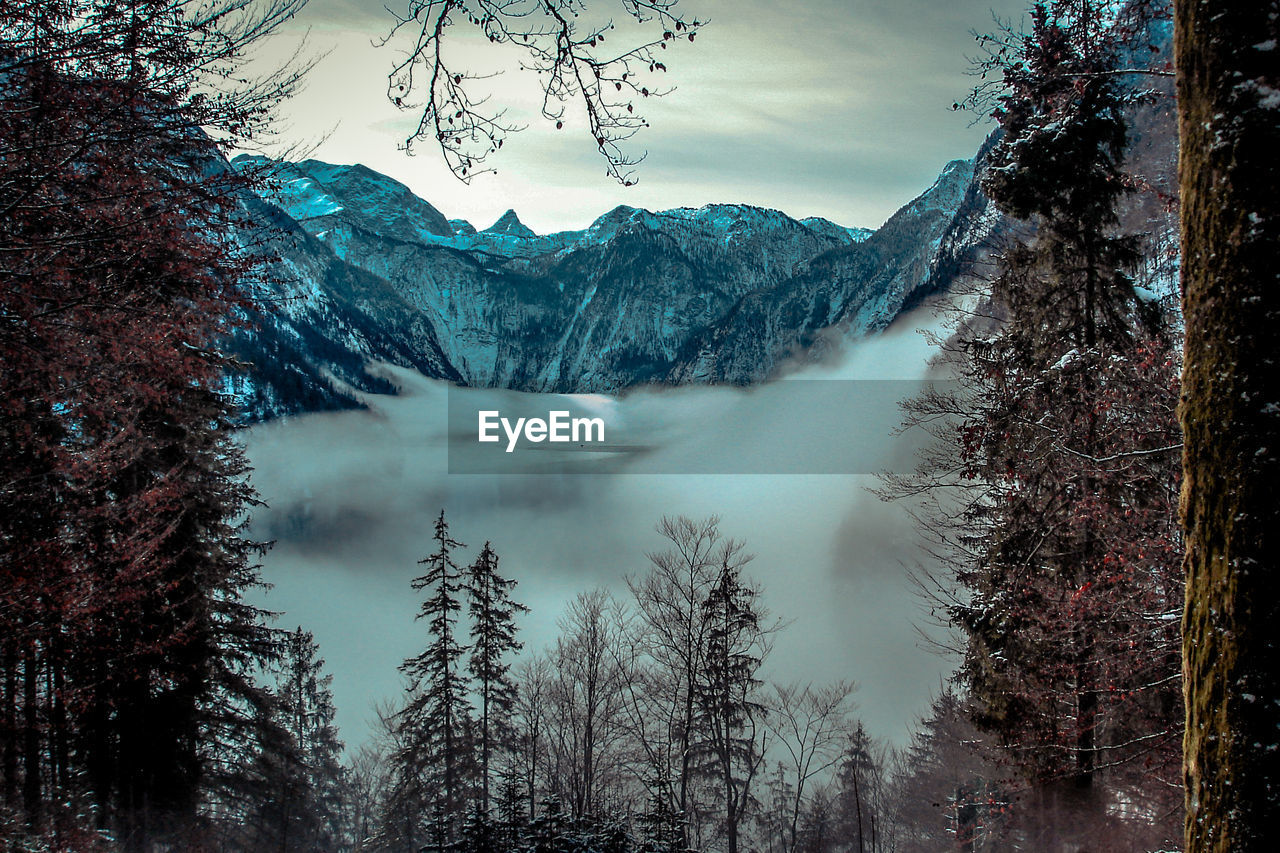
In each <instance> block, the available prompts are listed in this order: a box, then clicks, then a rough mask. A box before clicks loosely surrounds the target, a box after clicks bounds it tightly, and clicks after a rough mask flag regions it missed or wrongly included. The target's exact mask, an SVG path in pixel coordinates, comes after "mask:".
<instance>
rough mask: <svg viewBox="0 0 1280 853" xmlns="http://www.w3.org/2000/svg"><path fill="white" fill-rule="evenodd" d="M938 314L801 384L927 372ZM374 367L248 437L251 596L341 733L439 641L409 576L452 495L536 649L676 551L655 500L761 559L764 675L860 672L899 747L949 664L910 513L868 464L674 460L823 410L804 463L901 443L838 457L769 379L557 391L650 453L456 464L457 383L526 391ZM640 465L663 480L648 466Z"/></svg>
mask: <svg viewBox="0 0 1280 853" xmlns="http://www.w3.org/2000/svg"><path fill="white" fill-rule="evenodd" d="M936 322H937V321H936V320H935V319H934V318H933V317H932V316H931V315H929V314H928V313H926V312H925V309H922V310H921V311H917V312H916V313H915V314H912V315H909V316H907V317H904V318H902V319H901V320H900V321H899V322H898V323H897V324H895V325H894V327H893V328H891V329H890V330H889V331H888V332H886V333H884V334H883V335H880V336H878V337H875V338H872V339H870V340H867V341H863V342H860V343H858V344H856V345H853V346H851V347H849V348H848V349H847V350H846V351H845V352H844V353H843V354H841V355H840V356H839V357H838V358H836V359H834V360H833V363H830V364H826V365H821V366H817V367H806V368H803V369H801V370H799V371H797V372H796V373H795V374H793V375H792V376H791V377H789V378H792V379H797V380H799V379H826V380H864V379H878V380H882V379H899V380H916V379H920V378H922V377H923V376H924V375H925V372H926V363H927V361H928V358H929V356H930V355H931V354H932V349H931V348H930V347H929V345H928V344H927V343H926V342H925V340H924V339H923V338H922V336H921V335H920V334H919V333H918V332H917V331H916V329H917V328H918V327H921V326H926V325H928V326H933V325H935V324H936ZM379 369H382V370H385V371H386V372H387V375H389V376H391V377H393V379H394V380H395V381H396V382H397V384H398V385H399V386H400V387H401V389H402V393H401V394H400V395H399V396H396V397H384V396H376V397H369V398H366V400H367V402H368V404H369V406H370V408H369V410H367V411H351V412H339V413H323V414H311V415H305V416H301V417H295V418H290V419H286V420H283V421H278V422H273V423H270V424H266V425H263V426H259V427H256V428H254V429H253V430H251V431H249V433H248V435H247V438H246V444H247V447H248V452H249V457H250V460H251V462H252V464H253V467H254V469H255V471H254V474H253V477H252V482H253V484H254V485H255V486H256V487H257V489H258V491H259V492H260V493H261V496H262V498H263V499H264V500H265V501H266V502H267V504H268V508H263V509H259V510H257V512H256V513H255V517H254V522H253V527H252V531H251V533H252V535H254V536H256V537H258V538H260V539H272V540H275V547H274V548H273V549H272V550H271V551H270V552H269V553H268V554H267V555H266V557H265V559H264V561H263V577H264V579H265V580H266V581H267V582H268V583H270V584H272V585H273V588H272V589H271V590H270V591H269V592H268V593H266V594H264V595H262V596H260V597H259V602H260V603H262V604H264V605H265V606H266V607H268V608H269V609H271V610H273V611H277V612H280V613H281V614H282V615H281V617H280V620H279V622H278V623H277V624H278V625H279V626H280V627H284V628H292V627H294V626H297V625H301V626H302V627H304V628H306V629H307V630H310V631H312V632H313V633H314V634H315V636H316V639H317V640H318V641H319V643H320V649H321V654H322V655H323V657H324V658H325V660H326V662H327V665H328V671H329V672H331V673H332V674H333V693H334V699H335V702H336V704H337V706H338V722H339V725H340V727H341V733H342V736H343V738H344V740H345V741H346V742H347V744H348V747H354V746H357V745H358V744H359V743H360V742H362V741H363V740H364V738H365V737H366V736H367V735H368V732H369V727H370V722H371V720H372V718H373V706H374V703H375V702H378V701H380V700H386V699H396V698H398V697H399V696H400V694H401V690H402V681H401V677H400V674H399V672H398V670H397V667H398V666H399V664H400V663H401V661H403V659H404V658H405V657H407V656H410V655H412V654H416V653H417V652H419V651H421V649H422V648H423V647H424V645H425V644H426V642H427V635H426V626H425V625H424V624H421V623H417V622H415V620H414V615H415V613H416V612H417V609H418V605H419V600H420V598H419V595H418V594H417V593H414V592H413V591H412V590H411V589H410V586H409V581H410V579H411V578H413V577H415V576H417V575H418V574H419V573H420V572H419V570H420V567H419V566H418V565H417V561H418V560H419V559H421V558H422V557H423V556H424V555H425V554H427V553H428V552H430V551H431V549H432V544H433V543H432V542H431V533H432V522H433V521H434V519H435V517H436V516H437V514H438V513H439V512H440V510H441V509H442V508H443V509H444V510H445V512H446V516H447V518H448V521H449V524H450V531H451V533H452V535H453V536H454V538H456V539H458V540H461V541H462V542H464V543H466V545H467V547H466V548H465V549H462V550H460V551H459V552H457V556H456V559H457V561H458V563H459V564H460V565H466V564H467V563H469V562H470V561H471V559H473V557H474V555H475V553H477V552H478V551H479V549H480V547H481V546H482V545H483V544H484V542H485V541H486V540H489V541H491V542H492V543H493V547H494V549H495V550H496V551H497V553H498V554H499V556H500V558H501V566H500V571H501V572H502V573H503V574H505V575H506V576H508V577H513V578H515V579H517V580H518V581H519V586H518V587H517V588H516V593H515V594H516V597H517V599H518V600H520V601H522V602H523V603H525V604H526V605H528V606H529V607H530V608H531V609H532V612H531V613H530V614H528V615H526V616H524V617H523V618H522V620H521V622H520V626H521V638H522V639H523V640H524V642H525V647H526V651H530V650H536V649H541V648H542V647H544V646H546V645H547V644H548V643H550V642H552V641H553V639H554V637H555V635H556V630H557V629H556V620H557V619H558V618H559V617H560V616H561V614H562V613H563V611H564V607H565V604H566V602H567V601H568V600H569V599H571V598H572V597H573V596H575V595H576V594H577V593H578V592H580V591H583V590H586V589H589V588H591V587H594V586H604V587H607V588H608V589H610V590H612V591H613V592H614V593H615V594H617V595H618V596H619V597H620V598H622V599H624V600H625V599H626V598H627V597H628V595H629V593H628V591H627V588H626V584H625V580H624V578H625V576H626V575H629V574H637V573H641V572H644V571H645V570H646V568H647V560H646V558H645V552H646V551H653V550H662V549H663V546H664V544H665V543H664V540H663V539H662V538H661V537H660V536H659V535H658V534H657V533H656V532H655V531H654V525H655V524H656V523H657V522H658V520H659V519H660V518H661V517H662V516H663V515H687V516H690V517H692V518H695V519H699V518H704V517H706V516H709V515H713V514H714V515H718V516H720V518H721V526H720V529H721V532H722V534H724V535H725V536H729V537H733V538H736V539H740V540H744V541H745V542H746V545H747V551H748V552H750V553H753V554H755V555H756V557H755V560H754V561H753V562H752V563H751V565H750V567H749V572H748V573H749V574H750V575H751V576H753V577H754V578H755V579H757V580H758V581H759V582H760V583H761V585H762V586H763V587H764V603H765V606H767V607H768V608H769V609H770V611H771V612H772V613H773V614H774V615H776V616H778V617H781V618H783V619H785V620H787V621H789V622H790V625H789V627H788V628H786V629H785V630H784V631H783V632H782V633H781V635H780V636H779V638H778V641H777V644H776V647H775V649H774V652H773V655H772V657H771V658H770V660H769V662H768V665H767V667H766V677H768V678H772V679H774V680H778V681H784V682H790V681H795V680H801V681H809V680H812V681H815V682H823V681H831V680H835V679H852V680H854V681H855V682H857V684H858V685H859V687H858V691H857V693H856V694H855V696H856V699H857V702H858V714H859V716H860V717H861V718H862V719H863V721H864V722H865V723H866V724H867V726H868V728H869V729H870V731H871V733H872V734H873V735H875V736H878V737H888V738H891V739H893V740H895V741H897V742H902V741H903V740H904V739H905V737H906V735H907V733H908V731H909V727H910V725H911V723H912V722H913V721H914V719H915V718H916V717H917V715H918V714H920V713H921V712H923V711H924V710H925V708H926V706H927V703H928V700H929V698H930V696H931V695H932V694H933V693H935V692H936V691H937V689H938V687H939V684H940V681H941V679H942V678H943V677H944V674H945V673H946V672H947V671H949V670H950V669H951V662H949V661H946V660H944V659H942V658H940V657H938V656H937V655H936V654H935V653H934V652H933V651H932V650H930V649H926V648H924V647H923V643H922V641H921V640H920V638H919V636H918V633H917V630H916V624H917V623H918V622H919V621H920V619H921V616H922V613H921V607H920V602H919V600H918V598H917V597H916V595H915V593H914V588H913V586H912V585H911V583H910V581H909V578H908V573H909V571H910V570H911V568H912V567H913V566H915V565H916V564H917V563H918V562H919V561H920V560H921V559H922V558H923V557H924V555H923V554H922V553H921V552H920V550H919V547H918V544H917V536H916V532H915V530H914V527H913V523H912V522H911V520H910V518H909V517H908V516H907V513H906V512H905V510H904V508H903V507H901V506H896V505H888V504H885V503H883V502H881V501H880V500H879V499H878V498H876V497H875V496H874V495H872V494H871V493H870V492H869V491H868V489H869V488H874V487H875V486H876V484H877V482H878V481H877V479H876V477H875V476H874V475H872V474H840V475H822V474H741V473H738V474H732V473H730V474H693V473H671V472H680V471H684V470H695V471H708V470H714V471H726V470H753V468H752V466H750V465H744V466H743V467H742V468H735V467H734V460H735V459H747V460H749V459H751V458H753V457H756V456H759V455H760V454H764V453H768V452H769V451H770V449H771V448H773V447H774V446H775V445H782V444H786V443H788V442H789V439H790V437H791V436H794V435H796V434H798V432H799V431H801V430H802V428H812V426H813V425H814V424H818V429H819V431H820V432H826V433H828V435H827V437H826V438H825V439H823V440H819V439H812V440H806V441H802V442H799V444H798V446H799V448H800V450H799V451H797V452H799V453H800V454H801V457H803V456H804V454H805V453H806V452H808V454H809V458H807V459H805V458H801V459H800V460H799V461H797V462H794V463H788V465H794V466H798V467H788V468H786V469H785V470H826V469H824V468H823V464H824V460H827V459H829V460H830V461H831V465H832V468H831V469H832V470H836V471H865V472H874V471H879V470H884V469H886V468H897V469H902V468H903V467H904V466H909V465H910V461H909V460H910V458H911V452H910V446H909V444H908V443H907V442H906V441H905V440H903V439H898V440H894V441H889V440H887V439H886V440H880V441H871V442H868V443H860V442H861V440H860V439H855V438H851V439H850V441H849V442H848V445H849V446H852V447H853V449H852V450H849V451H848V452H847V453H846V454H845V458H833V457H832V453H833V447H840V446H844V443H842V442H841V441H839V440H838V438H839V434H838V431H839V430H841V429H844V428H845V426H847V425H842V424H841V422H840V420H839V418H835V419H833V418H832V417H831V416H830V413H829V412H828V411H825V410H824V409H823V407H821V406H820V405H815V406H814V407H813V408H809V409H807V410H806V408H805V407H804V406H800V405H797V403H796V400H797V396H796V395H795V394H794V393H790V392H789V391H788V389H786V388H782V389H780V390H775V389H777V388H778V386H784V385H790V384H792V383H790V382H783V383H774V384H770V385H766V386H763V387H757V388H754V389H726V388H714V389H708V388H683V389H672V390H667V391H643V392H638V393H631V394H627V395H624V396H623V397H621V398H611V397H601V396H598V395H592V396H590V397H585V398H576V399H570V398H565V397H563V396H561V395H545V396H546V397H548V398H553V399H549V400H548V401H547V407H552V406H554V407H556V408H572V409H573V410H574V411H575V412H577V411H601V412H607V413H608V418H607V419H608V421H609V422H610V423H611V424H614V423H617V424H625V425H626V435H627V438H628V441H629V446H632V445H635V444H637V443H638V444H641V445H643V447H644V452H643V453H641V454H637V455H636V456H635V458H634V459H632V458H631V457H628V456H627V455H626V454H623V455H622V456H619V455H618V454H615V453H591V454H588V453H579V454H576V456H575V457H574V458H575V461H576V460H578V459H581V462H580V463H579V464H577V465H576V466H575V467H573V468H572V470H573V471H598V472H599V473H561V474H547V473H540V474H519V473H506V474H457V473H455V474H450V473H448V471H449V463H450V459H449V452H448V433H449V421H448V418H447V414H446V412H447V409H448V403H449V399H450V397H451V396H452V395H458V394H464V395H478V396H476V397H475V398H474V400H471V401H470V402H471V404H475V405H480V406H481V407H483V408H494V409H499V410H505V407H509V406H514V405H517V398H519V400H518V402H519V404H523V405H527V404H528V403H529V402H530V401H529V397H530V396H532V395H515V394H513V393H512V392H505V391H494V390H470V389H465V390H462V391H459V390H454V391H449V390H448V387H447V385H446V384H445V383H442V382H437V381H434V380H427V379H424V378H423V377H421V376H419V375H417V374H415V373H412V372H410V371H406V370H402V369H398V368H390V367H381V368H379ZM871 384H875V383H871ZM894 385H895V386H898V387H900V388H902V389H904V390H905V389H908V388H910V387H911V385H910V383H905V382H903V383H894ZM812 398H813V395H801V397H800V399H812ZM875 408H876V409H877V411H869V410H868V411H866V412H865V414H866V418H867V421H868V423H871V424H873V425H874V427H873V431H875V430H881V424H884V425H888V424H891V423H892V422H896V419H897V416H896V414H895V413H894V411H893V407H892V406H887V407H886V406H881V405H877V406H876V407H875ZM726 413H728V414H726ZM849 429H850V435H851V436H852V435H853V434H854V432H856V430H854V429H853V428H852V427H849ZM833 431H835V432H837V435H836V437H835V440H833V439H832V437H831V435H829V434H830V433H832V432H833ZM455 432H456V430H455ZM609 437H610V438H612V436H609ZM454 440H455V441H457V440H458V437H457V436H456V435H455V437H454ZM790 444H791V446H792V449H793V450H794V448H795V446H796V445H797V443H796V442H790ZM805 448H808V450H807V451H806V450H805ZM837 455H838V454H837ZM512 456H513V457H519V456H520V454H512ZM521 458H524V459H527V460H532V461H529V462H526V463H520V462H513V463H512V464H514V465H521V464H525V465H526V466H535V467H536V466H538V465H539V464H540V460H542V459H545V458H546V456H545V454H543V455H542V456H539V455H538V454H536V453H526V454H524V456H523V457H521ZM454 461H455V465H454V469H455V470H457V469H458V465H457V464H456V462H457V460H456V459H455V460H454ZM685 466H687V467H685ZM539 470H543V469H539ZM646 470H648V471H662V472H667V473H637V472H640V471H646Z"/></svg>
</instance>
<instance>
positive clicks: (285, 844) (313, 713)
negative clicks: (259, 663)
mask: <svg viewBox="0 0 1280 853" xmlns="http://www.w3.org/2000/svg"><path fill="white" fill-rule="evenodd" d="M282 645H283V659H282V662H281V666H280V668H279V672H278V673H277V677H276V685H275V690H274V696H275V700H276V702H275V706H274V708H273V711H274V720H273V723H274V724H275V726H276V727H277V728H278V729H279V731H280V732H281V733H282V735H283V737H282V738H280V744H279V745H278V746H277V747H276V748H275V749H271V748H269V746H268V748H264V749H263V750H261V752H260V756H259V763H260V764H262V765H263V769H262V775H263V784H262V789H263V790H262V796H261V797H260V799H259V802H258V803H257V804H256V809H255V815H254V816H253V818H252V820H251V823H252V825H253V826H254V827H255V828H256V833H255V836H256V841H255V844H254V846H255V847H257V848H259V849H263V850H267V849H270V850H279V851H293V850H297V851H310V850H336V849H338V847H339V846H341V844H343V843H344V842H345V835H346V832H347V827H346V825H345V815H344V798H345V784H346V780H345V771H344V770H343V767H342V765H341V762H340V756H341V752H342V742H341V741H340V740H339V739H338V731H337V728H336V727H335V725H334V715H335V713H336V709H335V708H334V705H333V695H332V692H331V691H330V689H329V684H330V682H332V680H333V677H332V676H330V675H325V674H324V661H323V660H322V659H321V658H320V657H319V646H318V645H317V644H316V642H315V638H314V637H313V636H312V635H311V633H310V632H308V631H304V630H302V628H301V627H299V628H298V629H297V630H295V631H291V632H287V633H286V634H285V635H284V637H283V642H282Z"/></svg>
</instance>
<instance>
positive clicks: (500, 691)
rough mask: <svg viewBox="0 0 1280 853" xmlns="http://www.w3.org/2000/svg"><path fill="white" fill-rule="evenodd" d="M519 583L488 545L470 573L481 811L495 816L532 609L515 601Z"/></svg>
mask: <svg viewBox="0 0 1280 853" xmlns="http://www.w3.org/2000/svg"><path fill="white" fill-rule="evenodd" d="M515 585H516V582H515V581H514V580H509V579H507V578H504V577H502V576H501V575H500V574H498V555H497V554H495V553H494V551H493V548H492V547H491V546H490V544H489V543H488V542H485V543H484V548H482V549H481V550H480V554H479V556H477V557H476V560H475V562H474V563H472V564H471V566H470V568H469V569H468V573H467V579H466V592H467V600H468V603H467V606H468V610H469V612H470V616H471V658H470V660H469V661H468V670H469V671H470V673H471V677H472V678H473V679H475V684H476V692H477V693H478V698H479V701H480V707H479V709H478V710H479V719H478V720H477V724H478V732H477V739H478V747H479V755H478V759H479V773H480V813H481V814H482V815H484V816H485V818H486V819H487V818H488V816H489V785H490V779H491V775H492V774H491V773H490V764H491V759H492V757H493V752H494V749H495V747H496V746H497V745H499V744H500V743H501V742H502V733H503V732H504V731H505V730H506V728H507V724H508V718H509V716H510V714H511V710H512V707H513V706H514V704H515V700H516V688H515V684H514V683H513V682H512V680H511V676H510V670H511V664H510V662H509V659H508V656H509V655H511V654H514V653H515V652H518V651H519V650H520V648H521V643H520V642H519V641H518V640H516V625H515V617H516V615H517V614H519V613H527V612H529V608H527V607H525V606H524V605H523V604H520V603H518V602H515V601H513V600H512V599H511V588H512V587H514V586H515Z"/></svg>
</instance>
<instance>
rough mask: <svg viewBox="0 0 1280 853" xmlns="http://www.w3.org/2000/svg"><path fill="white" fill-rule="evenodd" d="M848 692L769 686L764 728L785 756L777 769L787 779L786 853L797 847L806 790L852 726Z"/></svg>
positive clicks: (837, 687)
mask: <svg viewBox="0 0 1280 853" xmlns="http://www.w3.org/2000/svg"><path fill="white" fill-rule="evenodd" d="M853 691H854V686H853V684H852V683H851V682H847V681H838V682H836V683H835V684H831V685H828V686H825V687H814V686H812V685H809V684H806V685H804V686H801V685H798V684H791V685H785V686H784V685H781V684H775V685H773V697H772V701H771V702H770V703H769V718H768V719H769V728H770V730H771V731H772V732H773V734H774V736H775V737H776V739H777V740H776V742H777V744H778V747H777V748H778V749H780V750H781V751H782V753H783V755H785V759H784V760H783V761H782V762H781V766H782V767H783V768H784V770H785V773H786V775H787V776H788V777H789V779H788V782H789V785H787V786H786V788H785V790H786V791H787V792H788V800H789V802H787V803H786V809H787V814H786V815H785V819H786V820H787V826H786V831H787V838H786V839H785V842H784V844H785V846H784V850H785V851H786V853H794V851H795V850H796V849H797V845H798V843H799V839H800V834H799V830H800V818H801V815H802V814H803V812H804V808H805V804H806V799H805V791H806V789H808V788H809V787H810V786H811V785H812V783H814V781H815V780H818V779H820V778H822V776H823V775H824V774H826V773H827V771H829V770H830V769H831V768H832V767H834V766H835V765H836V764H837V763H838V762H839V761H840V759H841V757H842V755H843V747H844V745H845V744H846V743H847V742H848V737H849V732H850V730H851V726H852V719H851V714H852V712H853V702H852V698H853Z"/></svg>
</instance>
